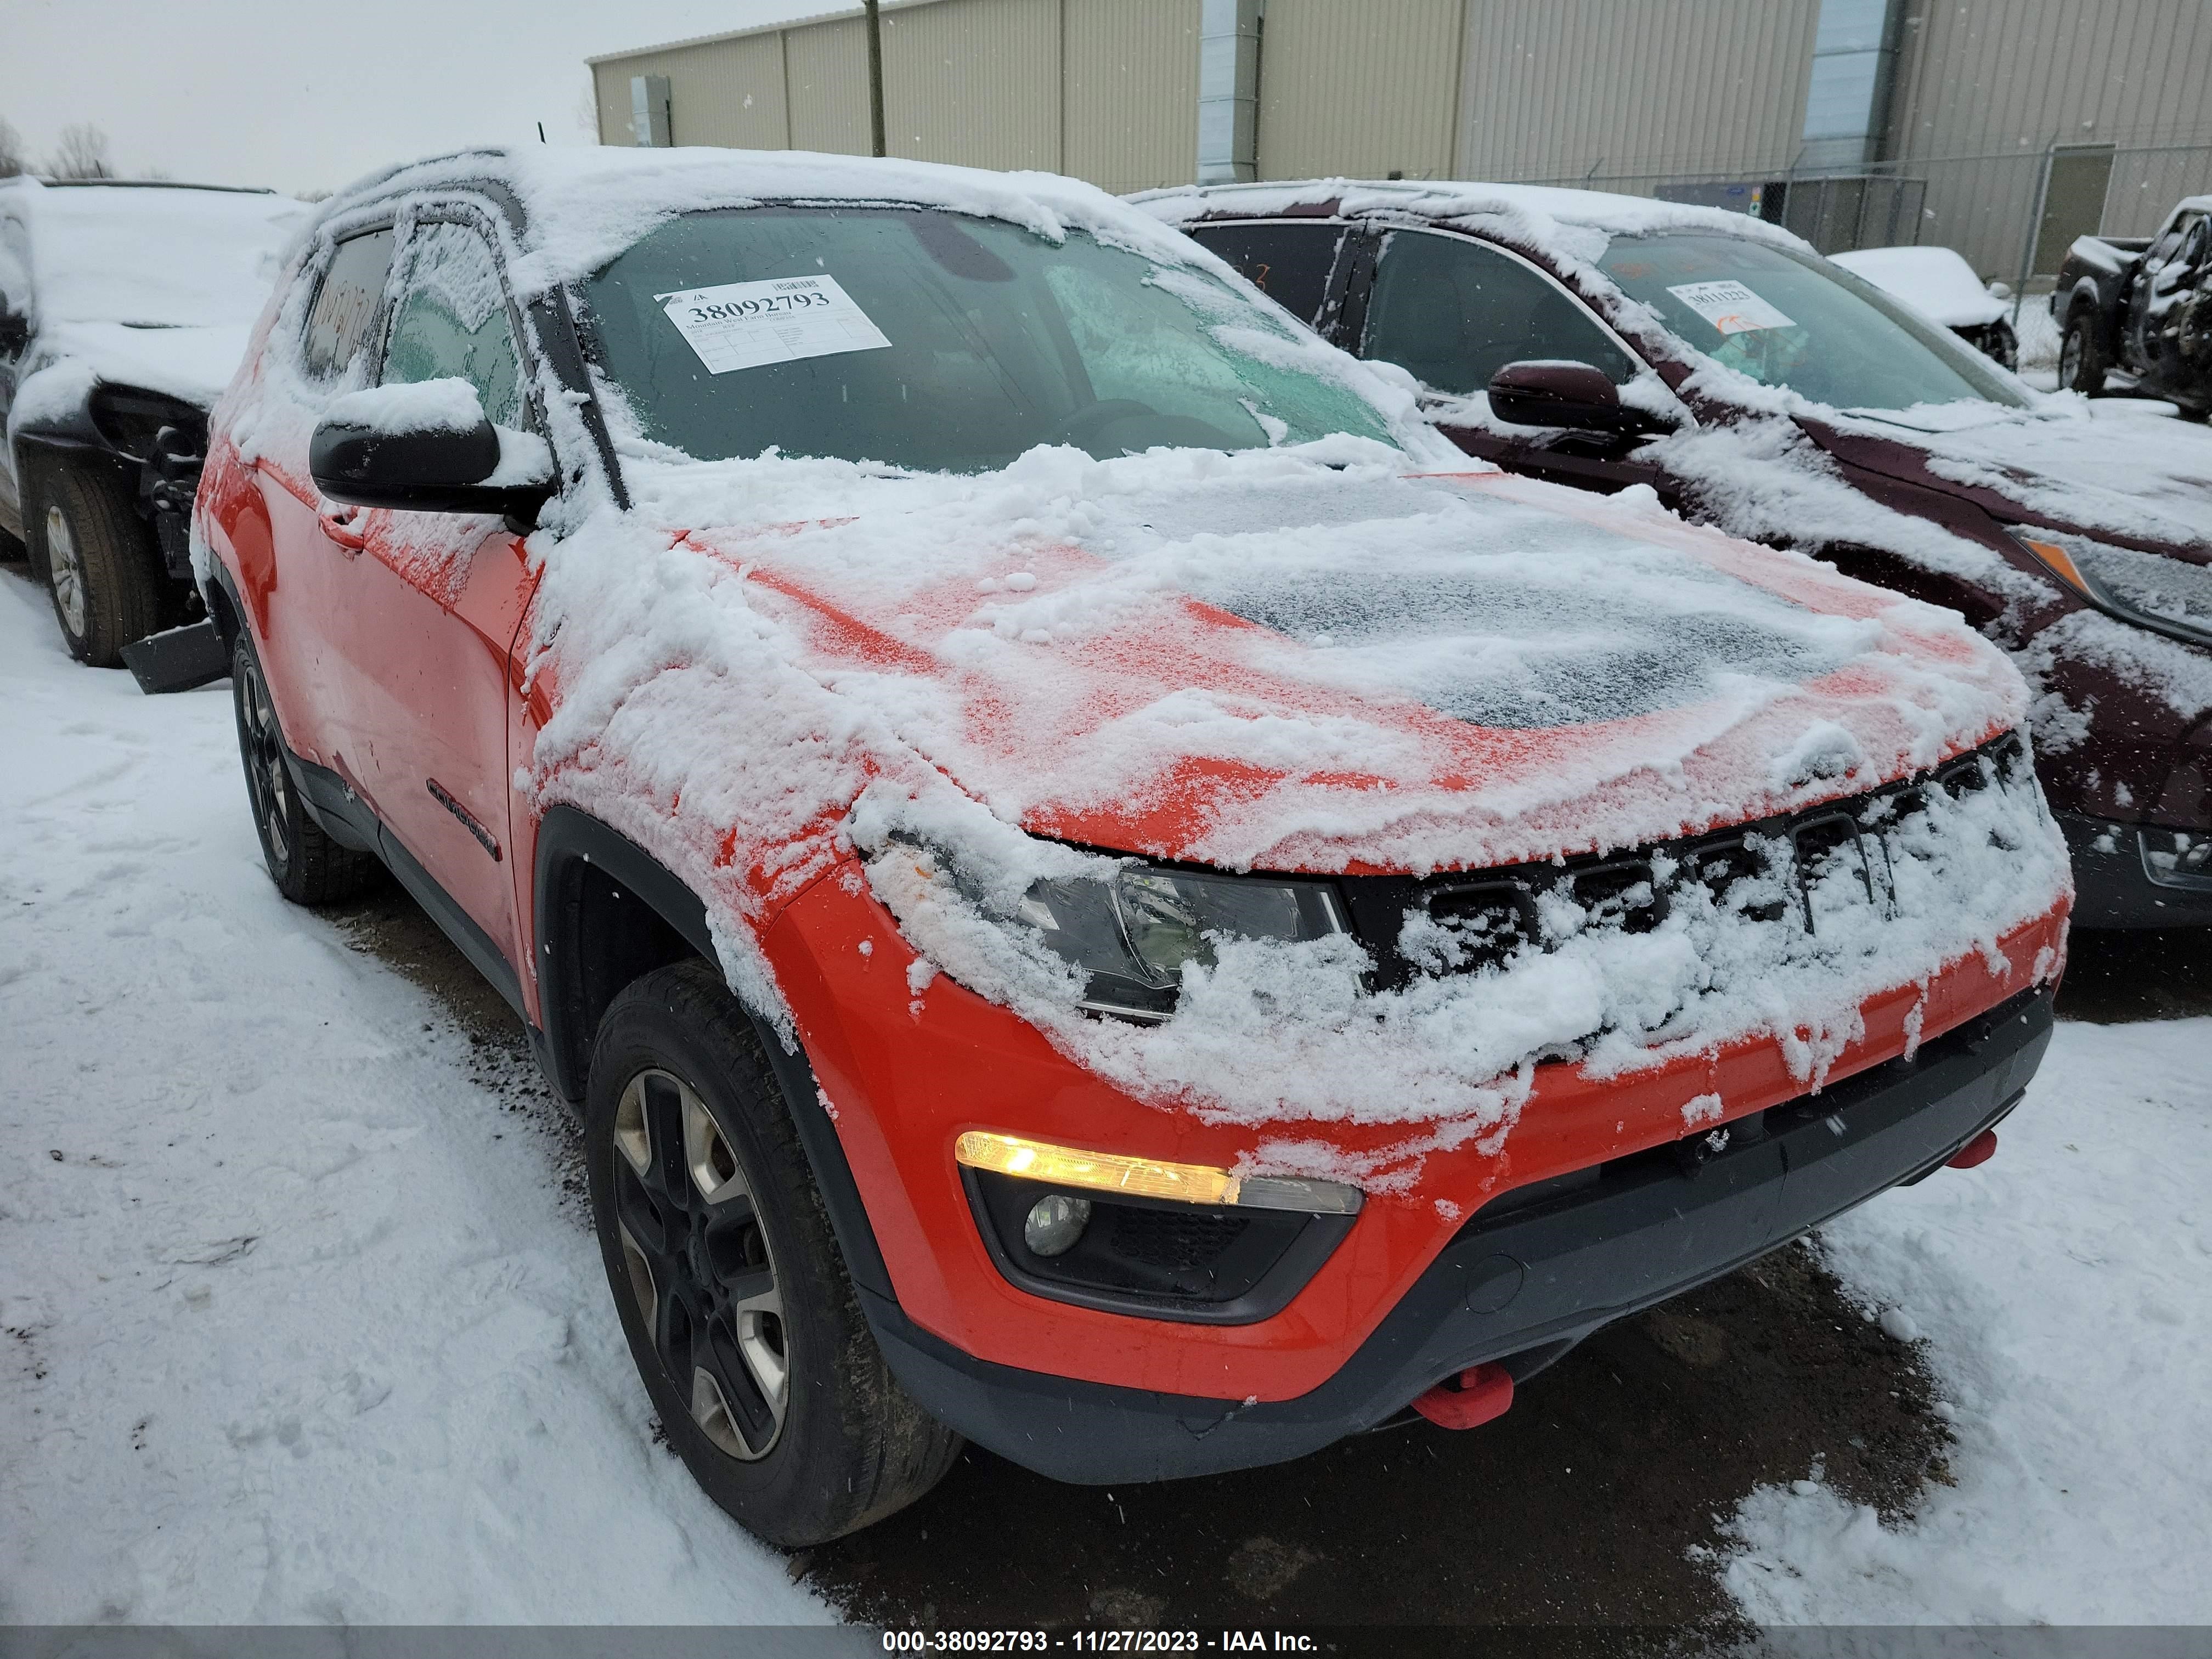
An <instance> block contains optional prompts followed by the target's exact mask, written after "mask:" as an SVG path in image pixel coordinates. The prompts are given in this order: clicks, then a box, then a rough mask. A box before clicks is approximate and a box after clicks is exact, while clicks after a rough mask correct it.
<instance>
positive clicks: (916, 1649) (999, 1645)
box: [883, 1630, 1319, 1654]
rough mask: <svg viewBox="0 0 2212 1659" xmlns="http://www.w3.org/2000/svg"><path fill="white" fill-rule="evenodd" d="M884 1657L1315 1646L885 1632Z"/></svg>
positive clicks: (1244, 1634)
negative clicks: (888, 1654) (888, 1655)
mask: <svg viewBox="0 0 2212 1659" xmlns="http://www.w3.org/2000/svg"><path fill="white" fill-rule="evenodd" d="M883 1640H884V1652H886V1653H1049V1652H1053V1651H1054V1650H1060V1651H1064V1652H1069V1653H1133V1654H1142V1653H1313V1652H1316V1651H1317V1650H1318V1648H1319V1644H1317V1643H1316V1641H1315V1639H1314V1638H1312V1637H1310V1636H1307V1635H1303V1634H1301V1633H1300V1632H1296V1631H1286V1630H1224V1631H1221V1632H1218V1633H1215V1634H1211V1635H1208V1634H1202V1633H1201V1632H1198V1631H1194V1630H1073V1631H1065V1632H1059V1633H1054V1632H1051V1631H1042V1630H887V1631H885V1632H884V1636H883Z"/></svg>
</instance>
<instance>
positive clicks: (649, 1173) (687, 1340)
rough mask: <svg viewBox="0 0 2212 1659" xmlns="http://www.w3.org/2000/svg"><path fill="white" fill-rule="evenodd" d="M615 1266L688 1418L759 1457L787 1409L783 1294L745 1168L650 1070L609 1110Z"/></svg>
mask: <svg viewBox="0 0 2212 1659" xmlns="http://www.w3.org/2000/svg"><path fill="white" fill-rule="evenodd" d="M613 1173H614V1190H615V1210H616V1215H617V1222H618V1225H619V1226H620V1229H621V1234H622V1250H623V1263H624V1265H625V1266H626V1267H627V1268H628V1270H629V1273H628V1278H629V1291H630V1295H631V1297H633V1298H634V1299H635V1303H636V1304H637V1310H638V1313H639V1315H640V1316H641V1317H642V1318H643V1319H644V1321H645V1322H646V1327H647V1329H648V1330H649V1331H650V1332H651V1333H652V1336H653V1351H654V1352H655V1353H657V1354H658V1355H659V1358H660V1364H661V1367H662V1369H663V1370H664V1371H665V1373H666V1375H667V1376H668V1378H669V1380H670V1381H671V1383H674V1384H675V1385H676V1388H677V1389H678V1393H679V1394H680V1395H681V1396H682V1397H683V1398H684V1400H685V1401H688V1402H689V1404H690V1412H691V1419H692V1421H693V1422H695V1423H696V1424H697V1425H698V1426H699V1429H700V1431H701V1432H702V1433H703V1434H705V1435H706V1437H708V1439H709V1440H711V1441H712V1442H713V1443H714V1444H715V1445H716V1446H717V1447H719V1448H720V1449H721V1450H722V1451H724V1452H726V1454H728V1455H730V1456H732V1457H735V1458H738V1459H741V1460H744V1461H746V1462H750V1461H751V1460H753V1459H755V1458H759V1457H764V1456H766V1455H768V1453H769V1449H771V1448H772V1447H774V1446H775V1443H776V1440H777V1438H778V1437H779V1436H780V1435H781V1433H782V1431H783V1419H784V1413H785V1412H786V1410H787V1407H788V1406H789V1402H790V1392H791V1386H790V1379H791V1365H790V1356H789V1354H788V1353H787V1351H786V1347H785V1342H786V1334H785V1325H784V1319H783V1296H782V1291H781V1287H780V1285H779V1284H778V1281H777V1278H776V1272H775V1258H774V1257H773V1256H772V1255H770V1254H769V1247H768V1237H767V1234H766V1233H765V1232H764V1231H763V1229H762V1226H761V1221H760V1216H759V1213H758V1212H757V1209H756V1207H755V1205H754V1200H753V1194H752V1191H751V1188H750V1187H749V1186H748V1185H747V1184H746V1182H745V1176H744V1166H743V1165H741V1164H739V1163H738V1157H737V1153H736V1152H735V1150H734V1149H733V1148H732V1146H731V1145H730V1142H729V1138H728V1137H727V1135H726V1134H725V1133H723V1130H722V1127H721V1126H720V1124H719V1123H717V1122H716V1121H714V1114H713V1113H712V1112H710V1111H709V1110H708V1109H707V1104H706V1103H705V1102H704V1101H702V1099H700V1097H699V1096H698V1093H697V1091H695V1090H694V1089H693V1088H692V1087H691V1086H690V1085H689V1084H687V1083H685V1082H684V1081H683V1080H682V1079H679V1078H678V1077H676V1076H674V1075H673V1074H671V1073H667V1072H664V1071H660V1070H658V1069H648V1070H646V1071H642V1072H640V1073H638V1074H637V1075H636V1076H635V1077H634V1078H632V1079H630V1080H629V1085H628V1086H627V1087H625V1088H624V1089H623V1093H622V1099H621V1101H620V1103H618V1104H617V1107H616V1109H615V1128H614V1171H613Z"/></svg>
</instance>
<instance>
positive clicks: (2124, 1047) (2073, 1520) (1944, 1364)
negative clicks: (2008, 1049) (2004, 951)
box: [1724, 1019, 2212, 1626]
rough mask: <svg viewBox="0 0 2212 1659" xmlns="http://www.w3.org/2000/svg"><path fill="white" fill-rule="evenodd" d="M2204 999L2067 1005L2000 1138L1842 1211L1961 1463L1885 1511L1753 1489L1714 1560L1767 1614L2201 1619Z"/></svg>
mask: <svg viewBox="0 0 2212 1659" xmlns="http://www.w3.org/2000/svg"><path fill="white" fill-rule="evenodd" d="M2208 1054H2212V1020H2206V1019H2191V1020H2179V1021H2173V1022H2171V1023H2164V1024H2136V1025H2121V1026H2105V1027H2099V1026H2085V1025H2078V1024H2065V1025H2061V1026H2060V1027H2059V1029H2058V1032H2057V1037H2056V1039H2055V1040H2054V1042H2053V1044H2052V1047H2051V1054H2050V1057H2049V1058H2048V1059H2047V1060H2045V1062H2044V1066H2043V1070H2042V1072H2041V1073H2039V1076H2038V1077H2037V1079H2036V1080H2035V1082H2034V1084H2033V1085H2032V1086H2031V1087H2030V1089H2029V1091H2028V1095H2027V1100H2026V1101H2025V1102H2024V1103H2022V1104H2021V1107H2020V1109H2018V1110H2017V1111H2016V1112H2015V1113H2014V1115H2012V1117H2011V1118H2009V1119H2008V1121H2006V1123H2005V1125H2004V1126H2003V1127H2002V1128H2001V1129H2000V1130H1999V1131H1998V1135H1999V1139H2000V1141H2001V1143H2002V1144H2001V1146H2000V1148H1999V1150H1998V1152H1997V1155H1996V1158H1994V1159H1992V1160H1991V1161H1990V1162H1989V1163H1988V1164H1984V1165H1982V1166H1981V1167H1980V1168H1978V1169H1977V1170H1973V1171H1972V1172H1971V1173H1970V1174H1966V1175H1949V1174H1940V1173H1939V1174H1938V1175H1937V1176H1936V1177H1935V1178H1934V1179H1932V1180H1930V1181H1928V1182H1924V1183H1923V1184H1922V1185H1920V1186H1918V1187H1914V1188H1910V1189H1907V1190H1904V1191H1899V1192H1894V1193H1891V1194H1888V1195H1887V1196H1886V1197H1885V1198H1884V1199H1883V1200H1881V1202H1880V1203H1879V1204H1869V1205H1867V1206H1864V1207H1863V1208H1861V1209H1858V1210H1855V1211H1853V1212H1851V1213H1850V1214H1849V1215H1848V1216H1845V1217H1844V1218H1842V1219H1841V1220H1839V1221H1837V1222H1834V1223H1832V1224H1831V1225H1829V1226H1828V1227H1827V1228H1826V1230H1824V1232H1823V1234H1822V1239H1823V1246H1824V1249H1825V1252H1826V1255H1827V1257H1828V1260H1829V1262H1830V1264H1831V1265H1832V1267H1835V1268H1836V1269H1837V1271H1838V1273H1841V1274H1842V1276H1843V1277H1844V1279H1845V1281H1846V1282H1847V1283H1849V1284H1850V1285H1852V1286H1854V1287H1855V1288H1856V1289H1857V1291H1859V1292H1861V1293H1862V1294H1863V1295H1864V1296H1865V1297H1867V1298H1868V1312H1869V1316H1870V1317H1873V1316H1879V1317H1880V1318H1881V1321H1882V1323H1883V1327H1884V1328H1885V1329H1887V1330H1888V1331H1889V1332H1890V1333H1891V1334H1893V1336H1895V1337H1896V1338H1897V1340H1912V1339H1913V1337H1914V1336H1915V1335H1917V1336H1919V1337H1923V1338H1924V1339H1925V1340H1926V1341H1927V1343H1928V1352H1927V1362H1928V1364H1929V1366H1930V1367H1931V1368H1932V1369H1933V1370H1934V1371H1935V1373H1936V1376H1937V1377H1938V1378H1939V1379H1941V1381H1942V1385H1943V1388H1944V1390H1945V1394H1946V1395H1947V1404H1946V1407H1945V1410H1946V1412H1947V1414H1948V1416H1949V1418H1950V1420H1951V1422H1952V1425H1953V1428H1954V1432H1955V1434H1956V1435H1957V1437H1958V1445H1957V1447H1956V1449H1954V1451H1953V1452H1952V1453H1951V1454H1950V1455H1949V1459H1948V1462H1949V1465H1950V1471H1951V1474H1952V1476H1953V1478H1954V1482H1955V1484H1936V1483H1932V1482H1931V1483H1930V1484H1929V1486H1926V1487H1925V1488H1924V1489H1923V1495H1922V1502H1921V1504H1920V1506H1919V1510H1918V1512H1917V1514H1916V1515H1915V1516H1914V1517H1913V1518H1912V1519H1911V1521H1909V1522H1905V1524H1903V1525H1901V1526H1899V1527H1896V1528H1888V1527H1885V1526H1884V1525H1883V1524H1882V1523H1881V1521H1880V1519H1879V1518H1878V1517H1877V1516H1875V1513H1874V1512H1873V1511H1872V1510H1867V1509H1863V1508H1859V1507H1857V1506H1854V1505H1851V1504H1846V1503H1844V1501H1843V1500H1842V1499H1840V1498H1838V1497H1837V1496H1836V1495H1835V1493H1834V1492H1832V1490H1830V1489H1829V1488H1828V1487H1826V1486H1823V1485H1820V1483H1818V1482H1817V1481H1816V1480H1807V1481H1800V1482H1797V1483H1796V1484H1795V1486H1793V1487H1790V1488H1784V1487H1780V1486H1770V1487H1764V1488H1761V1489H1760V1490H1759V1492H1755V1493H1753V1495H1752V1496H1751V1497H1750V1498H1747V1499H1746V1500H1745V1502H1744V1503H1743V1504H1742V1506H1741V1509H1740V1510H1738V1512H1737V1514H1736V1516H1735V1519H1734V1522H1733V1524H1732V1526H1731V1527H1730V1528H1729V1531H1730V1535H1731V1538H1732V1547H1731V1549H1730V1551H1729V1557H1728V1559H1727V1564H1726V1569H1725V1577H1724V1582H1725V1583H1726V1584H1727V1586H1728V1588H1729V1590H1730V1591H1731V1592H1732V1593H1733V1594H1734V1595H1735V1598H1736V1601H1737V1604H1738V1606H1739V1607H1740V1608H1741V1611H1742V1613H1744V1615H1745V1617H1747V1618H1748V1619H1750V1620H1754V1621H1757V1622H1759V1623H1768V1624H1821V1625H1834V1626H1887V1625H1897V1624H1932V1625H1957V1626H1975V1625H1989V1624H2002V1625H2026V1624H2030V1623H2037V1624H2050V1625H2054V1626H2074V1625H2091V1624H2118V1625H2131V1626H2159V1625H2181V1624H2196V1623H2202V1622H2205V1621H2207V1620H2212V1594H2208V1591H2207V1589H2206V1583H2205V1577H2204V1574H2203V1541H2204V1539H2205V1538H2206V1537H2207V1536H2208V1535H2212V1494H2208V1490H2207V1487H2206V1485H2205V1481H2204V1478H2203V1447H2204V1446H2205V1445H2206V1444H2207V1443H2208V1442H2209V1441H2212V1329H2208V1316H2207V1304H2206V1298H2205V1296H2204V1285H2205V1282H2206V1279H2207V1277H2208V1275H2212V1229H2208V1226H2207V1224H2206V1221H2205V1217H2204V1206H2203V1194H2204V1191H2205V1188H2206V1186H2207V1183H2208V1182H2212V1084H2208V1083H2207V1080H2206V1075H2207V1073H2206V1065H2205V1060H2206V1056H2207V1055H2208Z"/></svg>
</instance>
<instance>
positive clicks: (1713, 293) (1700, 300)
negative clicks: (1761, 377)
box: [1667, 283, 1797, 334]
mask: <svg viewBox="0 0 2212 1659" xmlns="http://www.w3.org/2000/svg"><path fill="white" fill-rule="evenodd" d="M1667 292H1668V293H1669V294H1671V295H1674V297H1675V298H1676V299H1678V300H1680V301H1681V302H1682V303H1683V304H1684V305H1686V306H1687V307H1689V308H1690V309H1691V310H1692V311H1694V312H1696V313H1698V315H1699V316H1700V317H1702V318H1704V319H1705V320H1706V321H1707V322H1709V323H1711V325H1713V326H1714V327H1715V328H1716V329H1717V330H1719V331H1721V332H1722V333H1723V334H1748V333H1750V332H1751V331H1753V329H1759V328H1795V327H1796V326H1797V325H1796V323H1795V322H1794V321H1792V320H1791V319H1790V318H1788V317H1785V316H1784V315H1783V314H1782V313H1781V312H1779V311H1778V310H1776V309H1775V307H1772V306H1771V305H1769V304H1767V303H1766V301H1764V300H1762V299H1760V298H1759V295H1756V294H1753V292H1752V291H1751V290H1750V289H1747V288H1746V287H1745V286H1744V285H1743V284H1742V283H1680V284H1679V285H1677V286H1675V287H1673V288H1670V289H1668V290H1667Z"/></svg>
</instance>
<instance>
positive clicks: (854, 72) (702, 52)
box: [592, 0, 1198, 191]
mask: <svg viewBox="0 0 2212 1659" xmlns="http://www.w3.org/2000/svg"><path fill="white" fill-rule="evenodd" d="M883 21H884V144H885V148H886V149H889V150H890V153H891V154H892V155H908V156H915V157H919V158H921V159H924V160H927V161H951V162H957V163H959V164H962V165H963V166H968V167H1036V168H1041V169H1042V170H1044V171H1047V172H1068V173H1074V174H1075V175H1076V176H1078V177H1079V178H1085V179H1091V181H1093V182H1094V183H1096V184H1098V185H1103V186H1104V187H1105V188H1106V189H1108V190H1113V191H1125V190H1138V189H1142V188H1144V187H1146V186H1147V185H1167V184H1180V183H1184V182H1187V181H1188V179H1189V178H1190V176H1191V169H1192V167H1193V165H1194V157H1195V155H1196V154H1197V143H1198V9H1197V4H1196V0H920V3H909V4H906V5H898V6H886V7H885V8H884V20H883ZM638 75H665V76H667V77H668V82H669V108H670V116H671V119H670V127H671V135H672V137H673V138H674V140H675V142H676V143H679V144H727V145H732V146H735V147H738V148H751V149H819V150H830V151H836V152H840V153H843V154H847V155H865V154H866V151H867V149H868V81H867V37H866V33H865V29H864V26H863V24H862V22H861V21H860V17H859V16H858V15H852V14H846V15H836V16H829V17H823V18H819V19H815V20H811V21H805V22H801V23H794V24H790V25H787V26H783V27H770V28H766V29H755V30H749V31H746V32H744V33H738V34H732V35H722V36H716V37H714V38H711V39H708V40H696V41H688V42H682V43H679V44H678V45H675V46H661V47H656V48H653V49H651V50H648V51H644V52H630V53H626V54H623V55H622V56H620V57H616V58H600V59H598V60H596V61H595V62H594V63H593V64H592V77H593V82H594V85H595V88H596V91H597V94H598V101H599V142H600V143H608V144H628V143H629V142H630V125H629V122H630V94H629V83H630V77H631V76H638Z"/></svg>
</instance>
